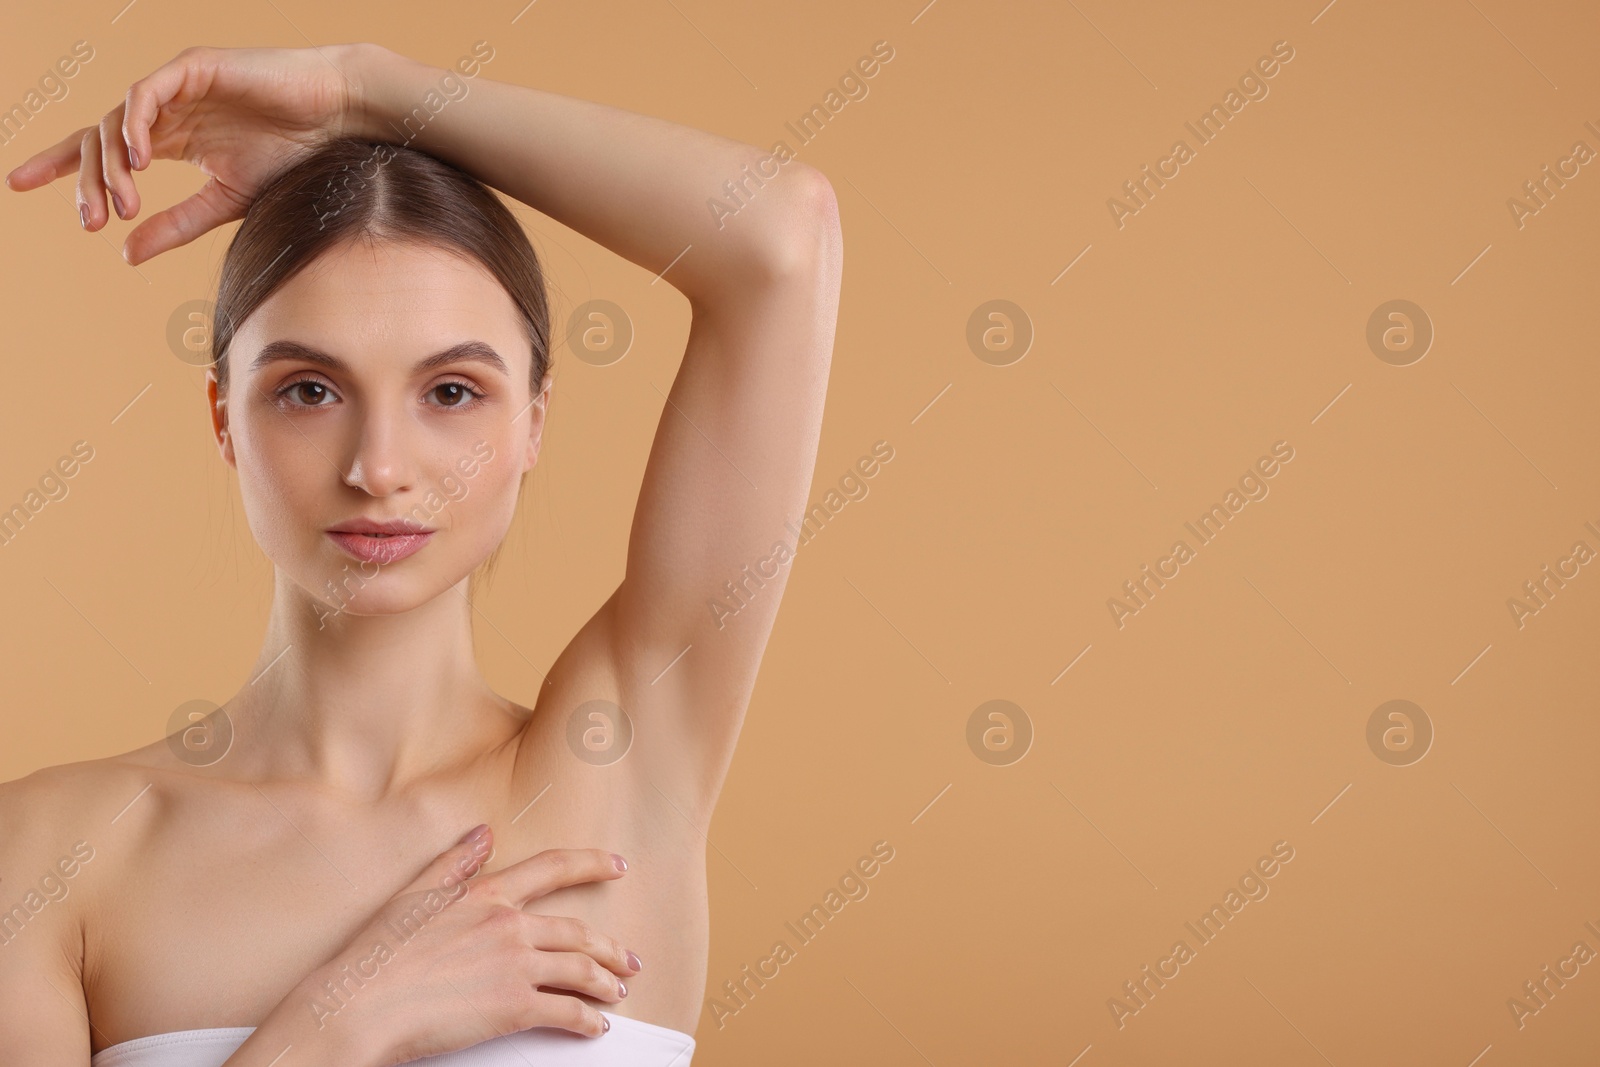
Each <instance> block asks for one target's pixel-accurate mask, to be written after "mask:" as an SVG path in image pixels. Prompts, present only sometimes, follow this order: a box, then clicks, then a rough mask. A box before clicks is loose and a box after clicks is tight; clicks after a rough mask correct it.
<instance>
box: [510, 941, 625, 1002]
mask: <svg viewBox="0 0 1600 1067" xmlns="http://www.w3.org/2000/svg"><path fill="white" fill-rule="evenodd" d="M533 981H534V984H535V985H537V986H539V987H540V988H541V989H544V988H550V989H565V990H570V991H571V992H573V993H582V994H583V995H584V996H588V997H593V998H594V999H596V1000H603V1001H605V1002H606V1003H607V1004H615V1003H616V1002H617V1001H619V1000H621V999H622V998H623V997H625V996H627V995H628V987H627V986H626V985H625V984H624V983H623V981H622V979H620V978H618V977H617V976H616V975H614V974H612V973H611V972H610V971H608V970H606V969H605V968H604V967H602V966H600V965H599V964H598V963H596V962H595V961H594V959H593V957H590V956H587V955H585V954H584V953H582V952H544V953H541V954H540V955H539V956H538V958H537V959H536V961H535V963H534V979H533Z"/></svg>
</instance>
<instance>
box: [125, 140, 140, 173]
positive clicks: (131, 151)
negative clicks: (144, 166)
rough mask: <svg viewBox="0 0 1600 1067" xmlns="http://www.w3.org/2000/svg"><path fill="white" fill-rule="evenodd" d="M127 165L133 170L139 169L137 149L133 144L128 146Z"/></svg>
mask: <svg viewBox="0 0 1600 1067" xmlns="http://www.w3.org/2000/svg"><path fill="white" fill-rule="evenodd" d="M128 166H130V167H132V168H133V169H134V170H138V169H139V150H138V149H137V148H135V147H133V145H129V146H128Z"/></svg>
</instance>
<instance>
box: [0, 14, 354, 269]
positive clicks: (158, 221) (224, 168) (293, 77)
mask: <svg viewBox="0 0 1600 1067" xmlns="http://www.w3.org/2000/svg"><path fill="white" fill-rule="evenodd" d="M375 48H376V46H373V45H361V44H348V45H331V46H328V47H324V48H208V47H195V48H185V49H184V50H183V51H182V52H179V53H178V54H177V56H176V57H174V58H173V59H172V60H171V61H170V62H168V63H167V64H165V65H164V66H162V67H161V68H159V69H158V70H156V71H154V72H153V73H151V74H150V75H148V76H147V77H144V78H141V79H139V80H138V81H136V82H134V83H133V85H132V87H130V88H129V89H128V96H127V99H126V100H125V101H124V102H123V103H121V104H119V105H117V107H116V108H115V109H113V110H112V111H109V112H107V113H106V116H105V118H103V119H101V120H100V124H99V125H98V126H90V127H86V128H84V129H82V130H78V131H77V132H76V133H73V134H72V135H71V136H69V137H67V138H65V139H64V140H62V141H61V142H60V143H59V144H57V145H55V146H54V147H52V148H47V149H45V150H44V151H42V152H39V153H37V154H36V155H34V156H32V157H31V158H29V159H28V160H27V161H25V162H24V163H22V164H21V165H20V166H18V167H17V168H16V169H15V170H13V171H12V172H11V173H10V174H9V175H7V176H6V184H7V185H9V186H11V188H13V189H16V190H19V191H23V190H28V189H37V188H39V187H40V186H43V185H45V184H47V183H49V182H51V181H54V180H55V179H57V178H61V177H64V176H66V175H68V174H71V173H72V172H73V171H77V172H78V197H77V199H78V213H79V218H80V220H81V221H82V223H83V226H84V228H85V229H88V230H98V229H99V228H100V227H102V226H104V225H105V224H106V222H107V221H108V220H109V218H110V215H109V214H108V211H109V210H110V209H109V208H108V207H107V203H106V197H107V194H108V193H109V194H110V197H111V201H112V204H111V206H112V207H114V208H115V209H116V212H117V215H118V216H119V217H121V218H124V219H131V218H133V217H134V216H136V215H137V214H138V213H139V208H140V200H139V192H138V190H137V189H136V188H135V187H134V182H133V172H134V171H140V170H144V169H145V168H146V167H148V166H149V165H150V161H151V160H153V159H182V160H187V161H188V162H190V163H193V164H194V165H195V166H197V167H199V168H200V169H201V170H202V171H204V172H205V173H206V174H207V175H208V176H209V178H210V180H209V181H207V182H206V184H205V185H204V186H203V187H202V188H201V189H200V191H199V192H197V193H195V194H194V195H193V196H191V197H189V198H188V199H187V200H184V201H181V202H180V203H177V204H174V205H173V206H172V207H169V208H167V209H166V210H164V211H160V212H157V213H156V214H154V215H152V216H150V217H149V218H148V219H146V220H145V221H144V222H142V223H141V224H140V225H138V226H137V227H135V228H134V230H133V231H132V232H131V233H130V234H128V239H127V243H126V244H125V245H124V246H123V256H124V258H126V259H127V261H128V262H129V263H133V264H138V263H142V262H144V261H145V260H147V259H150V258H151V257H152V256H155V255H159V254H160V253H162V252H165V251H167V250H169V249H172V248H177V247H178V246H179V245H184V244H187V243H189V242H190V241H192V240H194V239H195V238H196V237H199V236H200V235H201V234H203V233H205V232H207V231H208V230H211V229H212V228H214V227H216V226H220V225H222V224H223V223H226V222H231V221H233V220H234V219H239V218H243V217H244V213H245V209H246V208H248V207H249V206H250V201H251V200H252V199H254V197H255V195H256V192H257V190H259V189H260V187H261V185H262V183H263V182H264V181H265V180H266V178H267V177H269V176H270V175H271V174H273V173H274V172H276V171H277V170H279V169H280V168H282V167H283V166H284V165H286V164H287V163H289V162H290V161H291V160H293V159H294V158H296V157H297V156H299V155H301V154H303V153H304V152H307V151H309V150H310V149H311V148H313V147H315V146H316V145H317V144H320V143H321V142H323V141H326V140H329V139H331V138H334V137H340V136H345V135H347V134H351V133H353V132H354V131H355V128H356V127H357V126H359V124H360V118H361V116H360V102H359V95H360V69H361V67H362V61H363V59H365V58H366V57H368V56H370V55H371V54H372V53H373V50H374V49H375Z"/></svg>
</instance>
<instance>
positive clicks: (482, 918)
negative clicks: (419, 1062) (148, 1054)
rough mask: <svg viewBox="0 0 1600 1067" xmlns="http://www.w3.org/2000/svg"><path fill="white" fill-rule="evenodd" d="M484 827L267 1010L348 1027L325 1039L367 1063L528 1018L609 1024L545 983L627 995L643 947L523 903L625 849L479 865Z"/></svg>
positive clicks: (601, 871) (610, 997)
mask: <svg viewBox="0 0 1600 1067" xmlns="http://www.w3.org/2000/svg"><path fill="white" fill-rule="evenodd" d="M490 839H491V833H490V831H489V828H488V827H487V826H485V827H481V828H480V829H479V833H478V836H476V837H473V836H472V835H468V836H467V837H466V838H463V839H462V840H461V841H460V842H458V843H457V844H456V845H454V846H453V847H451V848H449V849H447V850H446V851H445V852H443V853H442V854H440V855H439V857H438V858H437V859H435V860H434V861H433V862H432V863H430V864H429V865H428V867H427V868H426V869H425V870H424V871H423V872H422V873H421V874H419V875H418V876H417V877H416V879H415V880H413V881H412V883H411V884H410V885H408V886H406V888H405V889H403V890H401V891H400V892H399V893H397V894H396V895H395V896H394V897H393V898H391V899H390V900H389V902H388V903H387V904H385V905H384V906H383V907H382V908H380V909H379V910H378V912H377V914H375V915H374V916H373V917H372V919H371V920H370V921H369V922H368V923H367V925H366V926H364V927H363V928H362V929H361V930H360V931H359V932H358V933H357V934H356V935H355V936H354V937H352V938H351V939H350V940H349V942H347V944H346V945H345V947H344V948H343V949H341V950H340V951H339V952H338V953H337V954H335V956H334V958H333V959H331V960H330V961H329V962H328V963H326V964H324V965H323V966H322V967H319V968H318V969H317V970H316V971H315V972H313V973H312V974H311V975H308V976H307V977H306V978H305V980H303V981H302V982H301V983H300V985H299V986H298V987H297V988H296V990H295V991H294V992H292V993H291V994H290V995H289V996H288V997H286V998H284V1000H283V1001H282V1002H281V1003H280V1004H279V1005H278V1008H277V1009H276V1010H275V1012H274V1014H276V1013H277V1012H287V1013H298V1014H299V1015H300V1016H301V1017H302V1018H305V1017H306V1013H307V1012H308V1011H310V1012H311V1013H313V1014H317V1015H318V1022H317V1024H316V1028H315V1029H316V1031H317V1032H319V1033H326V1032H327V1031H328V1030H329V1029H331V1028H333V1027H341V1026H342V1027H350V1028H353V1030H354V1033H355V1035H356V1037H355V1039H354V1040H352V1035H351V1031H345V1032H343V1033H339V1034H335V1035H332V1036H333V1037H334V1039H335V1040H334V1042H333V1044H335V1045H336V1046H338V1047H340V1048H352V1047H353V1048H358V1049H361V1050H363V1052H364V1055H363V1056H362V1057H361V1061H362V1062H363V1063H371V1064H397V1063H404V1062H408V1061H410V1060H414V1059H421V1058H422V1057H424V1056H435V1055H441V1054H443V1053H446V1052H453V1051H455V1050H457V1049H462V1048H467V1047H468V1046H471V1045H475V1044H478V1043H479V1042H482V1041H487V1040H490V1039H491V1038H493V1037H495V1036H499V1035H502V1034H507V1033H511V1032H513V1031H517V1030H526V1029H529V1028H530V1027H535V1026H550V1027H559V1028H561V1029H563V1030H570V1031H573V1032H574V1033H578V1034H585V1035H589V1036H599V1035H600V1034H602V1033H604V1032H605V1031H606V1030H607V1029H609V1028H610V1023H609V1022H608V1021H607V1020H606V1019H605V1017H604V1016H603V1015H601V1013H600V1011H599V1010H598V1009H597V1008H595V1007H593V1006H592V1005H590V1004H588V1003H587V1002H585V1001H583V1000H581V999H579V998H578V997H576V996H572V995H569V994H567V993H557V992H546V991H543V990H542V989H541V987H547V988H549V989H560V990H569V991H571V992H574V993H582V994H584V995H585V996H588V997H591V998H593V999H595V1000H599V1001H603V1002H606V1003H611V1004H614V1003H616V1002H617V1001H619V1000H621V999H622V998H623V997H625V996H627V995H628V994H627V988H626V987H625V986H624V985H623V983H622V981H621V980H620V977H619V976H622V977H631V976H633V975H635V974H638V973H639V958H638V957H637V956H635V955H634V954H633V953H631V952H629V951H628V950H627V949H626V948H624V947H623V946H622V945H620V944H618V943H617V942H616V941H615V940H613V939H612V938H610V937H607V936H605V935H604V934H601V933H598V932H596V931H594V930H592V929H591V928H590V927H589V926H588V924H586V923H584V922H582V921H581V920H578V919H571V918H566V917H562V916H552V915H538V914H534V913H531V912H528V911H525V910H524V906H525V905H527V904H528V903H529V902H531V901H534V900H537V899H538V898H540V897H542V896H544V895H546V894H547V893H551V892H553V891H555V890H557V889H561V888H563V887H566V886H573V885H580V884H583V883H588V882H604V881H610V880H612V879H616V878H621V877H622V874H623V872H624V871H625V870H626V869H627V865H626V863H625V862H623V861H622V860H621V858H620V857H618V856H615V855H614V854H612V853H609V852H603V851H600V850H598V849H549V850H546V851H544V852H540V853H539V854H537V855H535V856H531V857H529V858H528V859H525V860H522V861H521V862H519V863H515V864H512V865H511V866H509V867H507V868H505V869H504V870H501V871H496V872H495V873H493V874H484V875H479V876H478V877H476V878H474V877H472V875H474V874H475V873H476V872H477V871H478V870H479V869H480V868H481V867H482V865H483V863H484V862H485V860H487V859H488V857H489V853H490ZM351 975H354V976H355V978H353V979H352V978H351ZM330 989H332V990H336V991H338V999H335V997H334V995H332V994H330V992H329V990H330ZM319 1004H320V1005H321V1007H320V1008H319V1007H317V1005H319Z"/></svg>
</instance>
